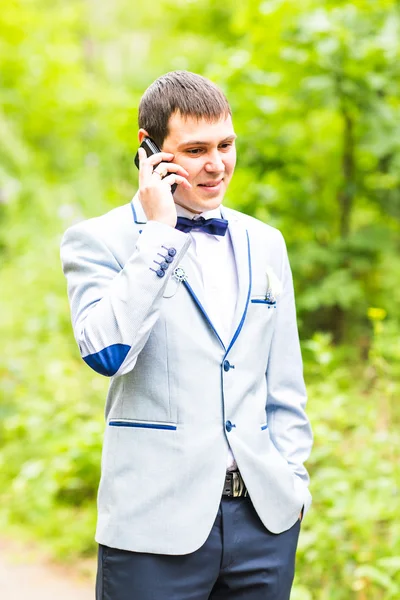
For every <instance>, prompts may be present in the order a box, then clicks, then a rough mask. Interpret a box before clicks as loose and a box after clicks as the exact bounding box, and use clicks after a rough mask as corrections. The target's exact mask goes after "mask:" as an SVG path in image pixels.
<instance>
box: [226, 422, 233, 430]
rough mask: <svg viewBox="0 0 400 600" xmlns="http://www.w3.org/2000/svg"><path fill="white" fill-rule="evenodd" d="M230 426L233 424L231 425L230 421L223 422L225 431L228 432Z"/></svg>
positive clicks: (230, 428)
mask: <svg viewBox="0 0 400 600" xmlns="http://www.w3.org/2000/svg"><path fill="white" fill-rule="evenodd" d="M232 427H233V425H232V423H231V422H230V421H227V422H226V423H225V429H226V430H227V432H228V433H229V432H230V431H232Z"/></svg>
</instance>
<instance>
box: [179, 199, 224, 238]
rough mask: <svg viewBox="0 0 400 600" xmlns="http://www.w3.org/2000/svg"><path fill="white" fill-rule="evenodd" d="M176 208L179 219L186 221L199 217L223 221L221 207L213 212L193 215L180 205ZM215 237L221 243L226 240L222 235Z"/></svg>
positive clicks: (207, 211)
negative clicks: (184, 218)
mask: <svg viewBox="0 0 400 600" xmlns="http://www.w3.org/2000/svg"><path fill="white" fill-rule="evenodd" d="M175 208H176V212H177V215H178V217H186V219H198V218H199V217H204V218H205V219H222V216H221V209H220V207H219V206H218V207H217V208H213V209H212V210H206V211H205V212H202V213H201V214H197V213H192V212H191V211H190V210H188V209H187V208H184V207H183V206H180V205H179V204H175ZM213 237H214V238H215V239H216V240H218V241H219V242H222V240H223V239H224V236H221V235H214V236H213Z"/></svg>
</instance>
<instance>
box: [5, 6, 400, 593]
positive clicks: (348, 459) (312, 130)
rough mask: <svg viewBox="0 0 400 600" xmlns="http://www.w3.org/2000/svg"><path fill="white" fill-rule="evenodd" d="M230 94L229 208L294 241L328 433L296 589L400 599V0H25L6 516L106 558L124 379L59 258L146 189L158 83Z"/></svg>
mask: <svg viewBox="0 0 400 600" xmlns="http://www.w3.org/2000/svg"><path fill="white" fill-rule="evenodd" d="M174 69H188V70H191V71H195V72H199V73H201V74H204V75H205V76H207V77H209V78H211V79H212V80H213V81H215V82H216V83H217V84H218V85H220V86H221V87H222V89H223V90H224V91H225V93H226V94H227V96H228V98H229V100H230V102H231V105H232V109H233V112H234V124H235V128H236V132H237V133H238V136H239V138H238V166H237V171H236V174H235V177H234V179H233V182H232V184H231V187H230V189H229V195H228V198H227V201H226V204H228V205H230V206H232V207H234V208H236V209H239V210H243V211H245V212H248V213H249V214H252V215H255V216H257V217H258V218H260V219H262V220H264V221H266V222H268V223H270V224H271V225H273V226H276V227H278V228H280V229H281V231H282V232H283V234H284V236H285V238H286V240H287V244H288V248H289V254H290V259H291V263H292V268H293V273H294V279H295V286H296V292H297V307H298V319H299V327H300V335H301V339H302V344H303V356H304V362H305V376H306V381H307V384H308V390H309V404H308V412H309V415H310V417H311V420H312V424H313V428H314V433H315V445H314V450H313V453H312V457H311V459H310V461H309V463H308V467H309V470H310V472H311V476H312V487H311V490H312V493H313V496H314V504H313V508H312V510H311V511H310V513H309V515H308V516H307V518H306V520H305V522H304V525H303V530H302V535H301V538H300V546H299V552H298V562H297V575H296V580H295V586H294V590H293V594H292V599H293V600H328V599H329V600H349V599H356V600H370V599H371V600H379V599H383V598H384V599H388V600H389V599H398V598H399V597H400V518H399V515H400V468H399V450H400V433H399V425H400V407H399V402H398V399H399V392H400V363H399V359H400V342H399V333H400V324H399V307H400V285H399V283H400V277H399V275H400V254H399V250H400V235H399V233H400V4H399V2H398V1H396V0H355V1H354V2H348V1H340V0H302V2H299V1H298V0H265V1H260V0H242V1H239V0H236V1H235V0H225V1H224V2H223V3H222V2H217V1H211V0H168V1H163V0H158V1H157V0H153V2H151V3H145V2H143V3H138V2H132V0H130V1H128V0H113V2H107V1H105V0H69V1H68V2H66V1H61V0H51V1H50V0H9V1H8V2H7V3H3V4H2V8H1V15H0V339H1V353H0V388H1V389H0V526H1V528H2V530H3V531H12V530H13V528H15V527H16V526H18V527H19V528H21V527H22V528H23V529H24V531H27V532H28V535H29V536H32V537H36V538H38V539H41V540H45V541H46V543H47V544H50V545H51V547H52V551H53V552H54V554H55V555H56V556H58V557H60V558H62V559H63V560H75V559H76V558H78V557H80V556H82V555H85V556H91V555H93V554H94V552H95V544H94V542H93V533H94V523H95V499H96V491H97V483H98V477H99V465H100V449H101V442H102V432H103V407H104V400H105V394H106V389H107V385H108V382H107V380H106V379H105V378H102V377H101V376H99V375H96V374H94V373H93V372H91V371H90V370H89V369H88V368H87V367H86V366H85V365H84V363H83V362H82V361H81V359H80V358H79V355H78V351H77V348H76V345H75V341H74V339H73V335H72V330H71V326H70V320H69V308H68V304H67V298H66V286H65V281H64V278H63V275H62V272H61V266H60V262H59V251H58V247H59V243H60V239H61V235H62V233H63V231H64V230H65V229H66V228H67V227H68V226H69V225H70V224H72V223H74V222H76V221H78V220H80V219H82V218H88V217H92V216H95V215H99V214H102V213H104V212H106V211H107V210H109V209H111V208H112V207H115V206H118V205H120V204H124V203H127V202H129V201H130V199H131V197H132V195H133V194H134V192H135V191H136V188H137V173H136V172H135V168H134V166H133V156H134V153H135V152H136V147H137V107H138V102H139V99H140V96H141V94H142V93H143V91H144V89H145V88H146V87H147V86H148V85H149V84H150V83H151V82H152V81H153V80H154V79H155V78H156V77H158V76H159V75H161V74H162V73H164V72H167V71H169V70H174Z"/></svg>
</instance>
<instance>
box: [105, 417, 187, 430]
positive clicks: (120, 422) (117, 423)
mask: <svg viewBox="0 0 400 600" xmlns="http://www.w3.org/2000/svg"><path fill="white" fill-rule="evenodd" d="M108 425H109V426H110V427H136V428H140V429H166V430H169V431H175V430H176V428H177V426H176V425H175V424H174V423H165V422H164V423H162V422H152V421H134V420H133V419H112V420H111V421H109V422H108Z"/></svg>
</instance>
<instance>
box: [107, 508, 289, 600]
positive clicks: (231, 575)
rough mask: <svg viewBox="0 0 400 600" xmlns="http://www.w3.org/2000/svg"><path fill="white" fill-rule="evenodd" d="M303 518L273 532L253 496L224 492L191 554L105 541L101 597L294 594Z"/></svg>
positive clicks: (249, 598) (165, 599) (265, 597)
mask: <svg viewBox="0 0 400 600" xmlns="http://www.w3.org/2000/svg"><path fill="white" fill-rule="evenodd" d="M299 532H300V521H298V522H297V523H296V524H295V525H293V527H292V528H291V529H289V530H288V531H284V532H283V533H280V534H273V533H270V532H269V531H268V530H267V529H266V528H265V527H264V525H263V524H262V522H261V521H260V519H259V517H258V515H257V513H256V511H255V510H254V507H253V505H252V503H251V500H250V498H249V497H242V498H229V497H223V499H222V501H221V504H220V507H219V510H218V514H217V518H216V520H215V523H214V525H213V527H212V530H211V532H210V535H209V536H208V538H207V540H206V542H205V543H204V544H203V546H201V548H199V549H198V550H196V551H195V552H192V553H191V554H184V555H178V556H176V555H174V556H171V555H165V554H146V553H141V552H127V551H125V550H117V549H115V548H108V547H107V546H102V545H100V546H99V554H98V571H97V582H96V600H238V599H239V598H240V599H242V600H289V596H290V590H291V587H292V582H293V577H294V567H295V554H296V548H297V541H298V537H299Z"/></svg>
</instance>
